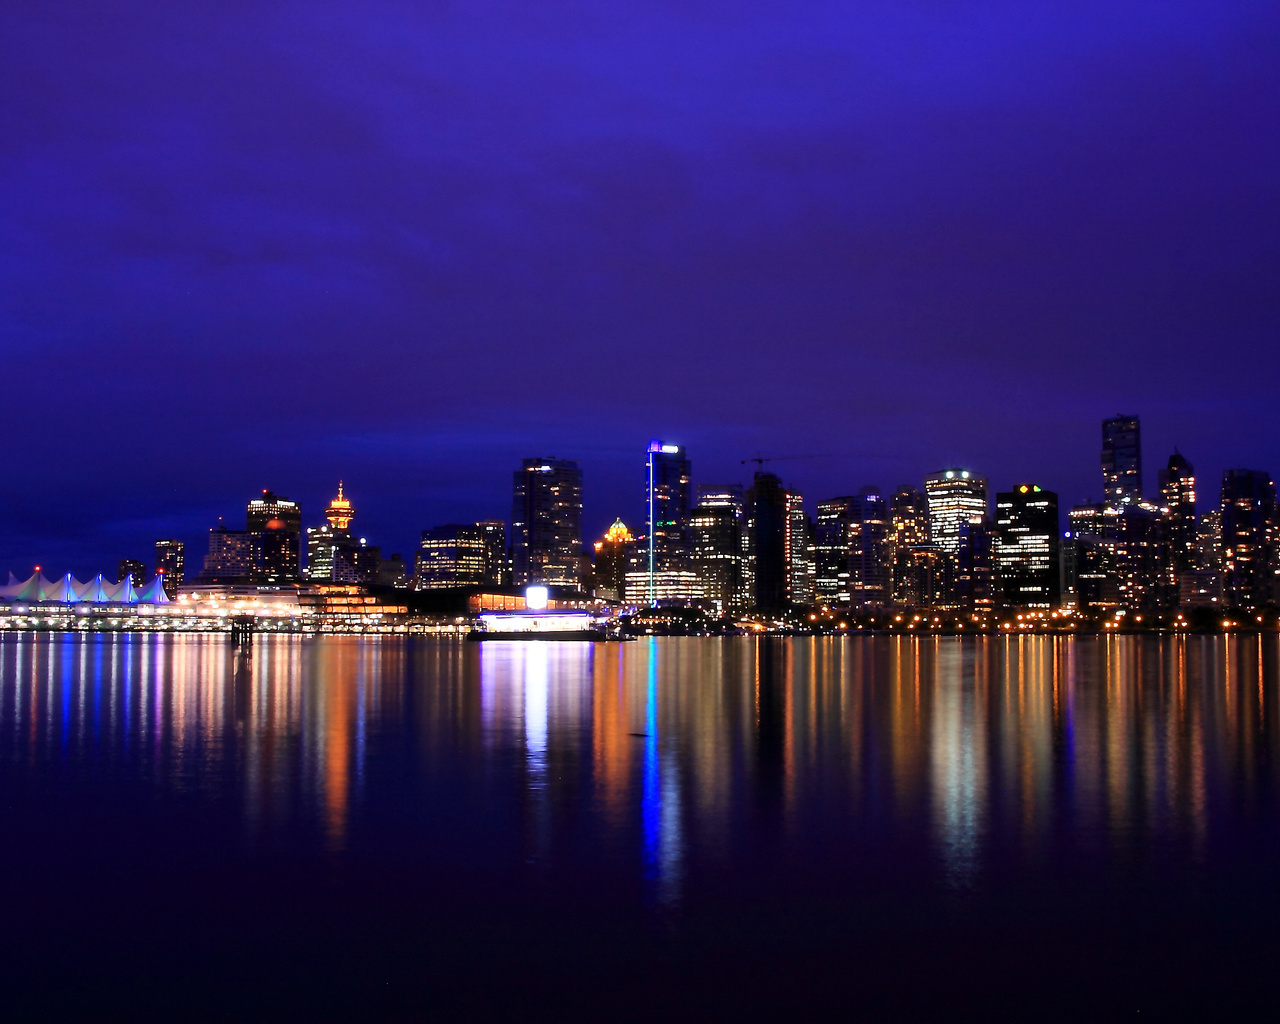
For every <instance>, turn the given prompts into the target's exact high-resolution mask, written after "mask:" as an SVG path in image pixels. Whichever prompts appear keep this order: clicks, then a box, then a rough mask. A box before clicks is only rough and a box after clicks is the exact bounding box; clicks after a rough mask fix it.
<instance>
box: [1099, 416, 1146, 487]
mask: <svg viewBox="0 0 1280 1024" xmlns="http://www.w3.org/2000/svg"><path fill="white" fill-rule="evenodd" d="M1102 486H1103V494H1104V495H1105V497H1104V501H1105V503H1106V504H1107V505H1110V506H1114V505H1128V504H1131V503H1134V502H1139V501H1141V500H1142V430H1141V427H1140V426H1139V424H1138V417H1137V416H1114V417H1112V418H1111V419H1109V420H1103V421H1102Z"/></svg>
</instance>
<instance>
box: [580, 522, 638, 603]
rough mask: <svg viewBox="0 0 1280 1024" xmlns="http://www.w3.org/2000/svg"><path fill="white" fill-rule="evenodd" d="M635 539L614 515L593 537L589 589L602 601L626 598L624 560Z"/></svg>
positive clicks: (625, 563)
mask: <svg viewBox="0 0 1280 1024" xmlns="http://www.w3.org/2000/svg"><path fill="white" fill-rule="evenodd" d="M634 541H635V538H634V537H632V536H631V531H630V530H628V529H627V524H626V523H624V522H623V521H622V520H621V519H615V520H614V521H613V525H612V526H610V527H609V529H607V530H606V531H605V533H604V536H603V537H601V538H600V539H599V540H598V541H596V543H595V549H594V555H593V561H592V566H591V579H592V584H591V592H592V594H593V595H594V596H595V597H599V598H602V599H603V600H605V601H622V600H624V599H626V598H627V568H628V565H627V562H628V558H629V555H630V551H631V546H632V545H633V544H634ZM641 596H642V597H643V595H641Z"/></svg>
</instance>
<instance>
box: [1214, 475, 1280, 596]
mask: <svg viewBox="0 0 1280 1024" xmlns="http://www.w3.org/2000/svg"><path fill="white" fill-rule="evenodd" d="M1221 507H1222V598H1223V602H1224V604H1225V605H1226V606H1227V607H1228V608H1241V609H1253V608H1261V607H1262V606H1263V605H1265V604H1267V603H1268V602H1270V601H1272V600H1274V598H1275V596H1276V595H1275V592H1274V590H1275V588H1274V576H1275V569H1276V568H1277V564H1276V563H1277V559H1276V485H1275V484H1274V483H1273V482H1272V480H1271V475H1270V474H1269V473H1264V472H1261V471H1260V470H1256V469H1229V470H1227V471H1226V472H1225V473H1223V474H1222V506H1221Z"/></svg>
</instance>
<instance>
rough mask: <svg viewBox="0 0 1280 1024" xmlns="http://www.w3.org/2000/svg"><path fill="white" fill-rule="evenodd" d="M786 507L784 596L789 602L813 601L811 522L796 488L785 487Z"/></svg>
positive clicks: (809, 602) (806, 603)
mask: <svg viewBox="0 0 1280 1024" xmlns="http://www.w3.org/2000/svg"><path fill="white" fill-rule="evenodd" d="M786 507H787V520H786V536H785V540H784V547H785V549H786V563H787V600H788V601H790V602H791V603H792V604H799V605H808V604H813V597H814V593H813V578H814V568H813V523H811V522H810V521H809V516H808V515H807V514H806V513H805V510H804V498H803V497H802V496H801V495H800V493H799V492H798V491H787V493H786Z"/></svg>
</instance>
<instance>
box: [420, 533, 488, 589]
mask: <svg viewBox="0 0 1280 1024" xmlns="http://www.w3.org/2000/svg"><path fill="white" fill-rule="evenodd" d="M485 549H486V544H485V536H484V530H483V529H481V527H479V526H476V525H473V524H470V523H465V524H464V523H448V524H446V525H444V526H435V527H432V528H431V529H429V530H423V531H422V541H421V543H420V545H419V547H418V557H417V560H416V563H415V567H414V580H413V586H414V589H415V590H440V589H445V588H451V587H474V586H479V585H480V584H482V583H484V582H485V553H486V551H485Z"/></svg>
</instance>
